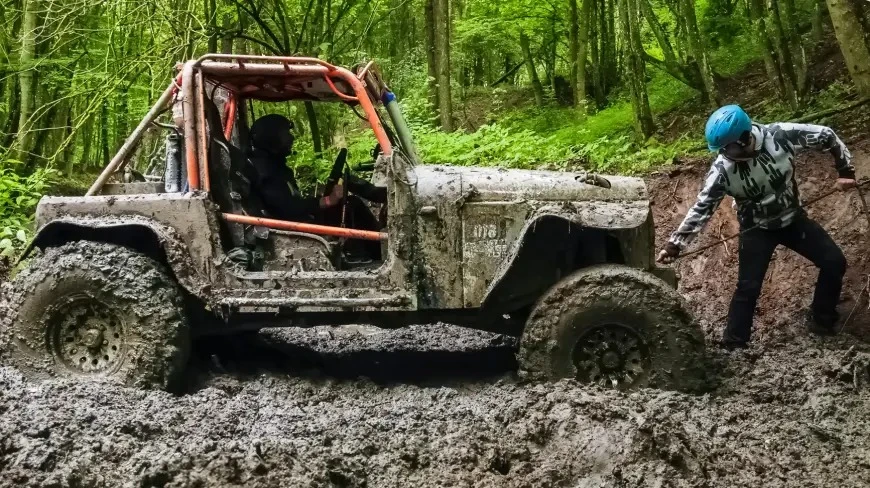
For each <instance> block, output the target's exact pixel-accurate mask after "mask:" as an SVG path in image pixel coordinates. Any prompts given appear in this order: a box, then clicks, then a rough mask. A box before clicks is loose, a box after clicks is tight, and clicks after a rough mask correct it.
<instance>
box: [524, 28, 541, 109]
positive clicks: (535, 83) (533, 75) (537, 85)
mask: <svg viewBox="0 0 870 488" xmlns="http://www.w3.org/2000/svg"><path fill="white" fill-rule="evenodd" d="M520 48H521V49H522V50H523V58H525V60H526V63H525V64H526V70H527V71H528V73H529V78H530V79H531V80H532V91H534V93H535V104H536V105H537V106H538V107H543V106H544V87H543V86H542V85H541V80H540V79H538V70H537V69H535V60H534V58H532V50H531V48H530V47H529V37H528V36H527V35H526V33H525V32H521V33H520Z"/></svg>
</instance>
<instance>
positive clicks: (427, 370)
mask: <svg viewBox="0 0 870 488" xmlns="http://www.w3.org/2000/svg"><path fill="white" fill-rule="evenodd" d="M294 335H296V334H294ZM294 339H295V338H294V337H293V336H291V337H290V338H289V339H288V338H284V337H275V336H271V335H266V334H264V333H250V334H244V335H236V336H225V337H209V338H203V339H200V340H198V341H196V342H195V344H194V349H193V351H192V357H191V362H190V366H189V371H190V373H191V374H190V375H189V380H190V381H189V384H188V387H187V388H186V390H187V391H188V392H191V391H196V390H198V389H201V388H203V387H204V386H206V384H207V383H208V381H209V379H210V378H212V377H214V376H222V375H229V376H235V377H240V378H242V379H244V378H247V377H251V376H256V375H260V374H276V375H287V376H291V377H297V378H310V379H324V378H333V379H338V380H347V381H351V380H358V379H368V380H371V381H373V382H374V383H377V384H381V385H387V384H396V383H403V384H418V385H421V386H423V385H424V386H443V385H450V384H454V383H457V382H467V381H468V380H489V379H496V378H501V377H503V376H504V375H506V374H513V373H515V372H516V370H517V361H516V356H515V354H516V344H515V342H514V340H513V339H511V338H507V337H505V338H501V339H499V340H493V341H490V342H491V343H489V344H486V343H483V344H480V343H474V344H470V345H462V344H460V345H458V347H457V345H456V344H444V345H437V346H435V347H432V346H431V345H428V344H426V343H425V341H422V342H423V343H422V344H421V341H415V340H408V339H407V338H399V340H391V341H388V342H387V343H384V342H381V341H368V340H365V339H362V338H356V339H357V340H348V339H351V338H348V337H344V338H338V339H334V338H328V339H324V340H322V341H314V342H312V341H311V337H310V336H308V337H303V338H302V340H294ZM360 339H362V340H360ZM403 339H404V340H403Z"/></svg>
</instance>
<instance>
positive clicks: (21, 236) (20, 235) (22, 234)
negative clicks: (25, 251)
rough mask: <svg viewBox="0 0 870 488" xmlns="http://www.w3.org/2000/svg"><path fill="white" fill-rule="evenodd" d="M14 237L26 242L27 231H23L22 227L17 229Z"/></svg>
mask: <svg viewBox="0 0 870 488" xmlns="http://www.w3.org/2000/svg"><path fill="white" fill-rule="evenodd" d="M15 237H17V238H18V240H19V241H21V242H27V232H24V229H22V230H19V231H18V233H17V234H15Z"/></svg>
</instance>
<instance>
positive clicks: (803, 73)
mask: <svg viewBox="0 0 870 488" xmlns="http://www.w3.org/2000/svg"><path fill="white" fill-rule="evenodd" d="M782 7H783V15H785V26H786V27H787V28H786V29H785V36H786V43H787V44H788V51H789V52H790V54H791V59H792V61H793V62H794V64H793V65H792V71H793V73H794V81H795V91H796V92H797V98H798V100H799V101H802V100H803V98H804V95H805V94H806V90H807V55H806V51H805V50H804V45H803V40H802V39H801V35H800V32H798V26H799V24H798V17H797V14H796V9H795V5H794V0H782Z"/></svg>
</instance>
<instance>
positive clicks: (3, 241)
mask: <svg viewBox="0 0 870 488" xmlns="http://www.w3.org/2000/svg"><path fill="white" fill-rule="evenodd" d="M55 175H56V172H55V171H54V170H53V169H38V170H36V172H34V173H33V174H31V175H30V176H21V175H19V174H18V173H16V172H15V168H14V166H12V165H7V166H6V167H3V168H0V256H4V257H8V256H12V255H13V254H14V253H15V252H16V251H17V250H19V249H21V248H22V247H23V246H24V244H25V243H27V241H28V240H29V239H30V237H31V235H32V232H33V210H34V209H35V208H36V204H37V203H38V202H39V199H40V198H41V197H42V195H43V193H44V192H45V190H46V189H47V188H48V186H49V185H50V184H51V181H52V179H53V178H54V177H55Z"/></svg>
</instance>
